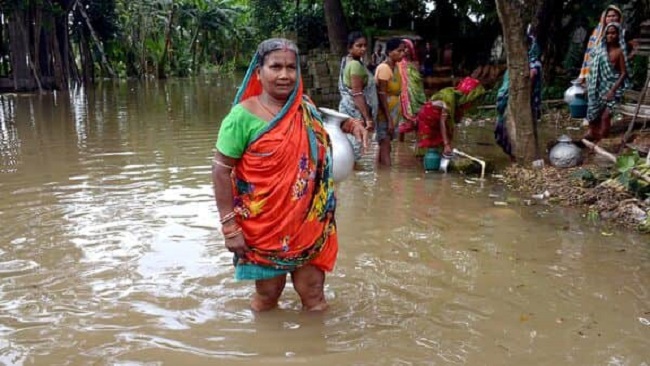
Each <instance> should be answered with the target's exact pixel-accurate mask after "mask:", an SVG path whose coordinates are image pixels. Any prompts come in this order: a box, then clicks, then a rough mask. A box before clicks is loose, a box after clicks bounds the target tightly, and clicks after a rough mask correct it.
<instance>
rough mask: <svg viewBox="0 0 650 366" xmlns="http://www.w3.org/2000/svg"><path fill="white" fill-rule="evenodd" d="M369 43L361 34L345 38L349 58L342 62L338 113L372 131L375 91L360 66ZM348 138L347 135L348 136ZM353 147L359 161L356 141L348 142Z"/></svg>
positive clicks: (374, 113)
mask: <svg viewBox="0 0 650 366" xmlns="http://www.w3.org/2000/svg"><path fill="white" fill-rule="evenodd" d="M367 47H368V41H367V39H366V37H365V36H364V35H363V34H362V33H361V32H353V33H350V35H349V36H348V54H347V56H345V57H343V59H342V60H341V69H340V72H339V93H340V94H341V102H340V103H339V112H341V113H344V114H347V115H348V116H351V117H354V118H356V119H359V120H362V121H363V122H364V125H365V128H366V129H367V130H368V131H371V130H373V129H374V127H375V122H374V121H375V119H376V117H377V104H378V102H377V87H376V85H375V80H374V78H373V77H372V74H371V73H370V71H369V70H368V69H367V68H366V67H365V66H364V65H363V62H362V58H363V56H364V55H365V54H366V49H367ZM347 136H350V135H347ZM350 140H351V142H352V146H353V147H354V157H355V159H356V160H359V159H360V158H361V149H360V146H359V144H358V143H356V139H353V138H352V139H350Z"/></svg>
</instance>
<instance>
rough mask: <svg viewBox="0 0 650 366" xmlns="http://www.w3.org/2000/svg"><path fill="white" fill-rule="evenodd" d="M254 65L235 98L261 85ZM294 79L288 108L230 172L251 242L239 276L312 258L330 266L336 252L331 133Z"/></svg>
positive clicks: (272, 272)
mask: <svg viewBox="0 0 650 366" xmlns="http://www.w3.org/2000/svg"><path fill="white" fill-rule="evenodd" d="M256 66H257V65H256V63H255V62H254V63H253V65H251V67H250V68H249V72H248V73H247V75H246V78H245V79H244V82H243V85H242V88H241V89H240V92H239V93H238V95H237V97H236V98H235V103H239V102H241V101H243V100H245V99H247V98H250V97H252V96H256V95H259V94H260V93H261V92H262V86H261V84H260V82H259V80H258V79H257V78H255V77H251V76H252V71H253V70H254V69H255V67H256ZM296 80H297V82H296V86H295V88H294V91H293V93H292V94H291V96H290V97H289V99H288V101H287V103H286V104H285V106H284V108H283V109H282V110H281V111H280V113H278V115H277V116H276V117H275V118H274V119H273V120H272V121H270V122H269V123H268V126H267V127H266V128H265V129H264V130H263V131H261V133H260V134H259V135H258V136H257V137H256V138H255V139H254V140H253V141H252V142H251V143H250V144H249V145H248V147H247V149H246V151H245V153H244V155H243V156H242V158H241V159H240V160H239V161H238V163H237V165H236V166H235V168H234V170H233V174H232V181H233V197H234V208H235V212H236V214H237V216H236V219H237V222H238V223H239V225H241V227H242V230H243V234H244V239H245V241H246V244H247V245H248V246H249V247H250V248H251V250H250V251H249V252H247V253H246V255H245V257H243V258H235V264H236V267H237V268H236V273H235V275H236V278H238V279H255V280H257V279H264V278H271V277H275V276H277V275H282V274H284V273H288V272H291V271H293V270H295V269H296V268H298V267H300V266H302V265H305V264H312V265H314V266H316V267H318V268H320V269H322V270H323V271H331V270H332V269H333V267H334V263H335V261H336V255H337V252H338V239H337V235H336V222H335V220H334V211H335V208H336V198H335V196H334V182H333V180H332V155H331V146H330V140H329V137H328V135H327V132H326V131H325V129H324V127H323V124H322V120H321V117H320V114H319V113H318V111H317V110H316V107H315V106H314V105H313V104H312V103H311V101H310V100H309V99H308V98H307V97H306V96H303V92H302V90H303V89H302V80H301V78H300V74H299V71H298V76H297V79H296Z"/></svg>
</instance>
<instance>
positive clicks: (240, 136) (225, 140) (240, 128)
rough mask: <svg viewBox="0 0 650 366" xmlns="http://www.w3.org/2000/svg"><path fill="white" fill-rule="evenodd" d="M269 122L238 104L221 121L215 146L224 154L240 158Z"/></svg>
mask: <svg viewBox="0 0 650 366" xmlns="http://www.w3.org/2000/svg"><path fill="white" fill-rule="evenodd" d="M267 123H268V122H266V121H265V120H263V119H261V118H260V117H258V116H256V115H254V114H253V113H251V112H250V111H249V110H248V109H246V108H244V107H242V106H241V104H237V105H236V106H234V107H232V109H231V110H230V112H229V113H228V115H227V116H226V117H225V118H224V119H223V122H221V127H220V128H219V135H218V136H217V143H216V145H215V146H216V148H217V150H218V151H219V152H220V153H222V154H223V155H225V156H228V157H231V158H234V159H239V158H241V156H242V155H243V154H244V151H246V148H247V147H248V145H249V144H250V143H251V141H253V139H255V138H256V137H257V136H258V135H259V133H260V132H261V131H262V130H263V129H264V128H265V127H266V124H267Z"/></svg>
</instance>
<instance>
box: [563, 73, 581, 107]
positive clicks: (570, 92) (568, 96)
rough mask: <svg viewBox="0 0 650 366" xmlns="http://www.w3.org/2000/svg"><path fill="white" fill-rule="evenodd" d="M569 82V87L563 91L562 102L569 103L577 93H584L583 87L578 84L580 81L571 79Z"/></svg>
mask: <svg viewBox="0 0 650 366" xmlns="http://www.w3.org/2000/svg"><path fill="white" fill-rule="evenodd" d="M571 84H572V85H571V86H570V87H569V89H567V90H566V91H565V92H564V102H565V103H566V104H569V105H570V104H571V103H572V102H573V100H574V99H575V98H576V95H577V94H582V95H584V94H585V88H583V87H582V85H580V82H579V81H578V80H577V79H576V80H572V81H571Z"/></svg>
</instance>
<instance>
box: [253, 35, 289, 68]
mask: <svg viewBox="0 0 650 366" xmlns="http://www.w3.org/2000/svg"><path fill="white" fill-rule="evenodd" d="M278 50H288V51H292V52H293V53H295V54H296V56H298V46H296V44H295V43H293V42H292V41H290V40H288V39H285V38H269V39H267V40H265V41H262V42H261V43H260V44H259V45H258V46H257V52H256V53H255V57H257V61H258V63H259V66H264V61H265V59H266V56H267V55H268V54H269V53H271V52H273V51H278Z"/></svg>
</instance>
